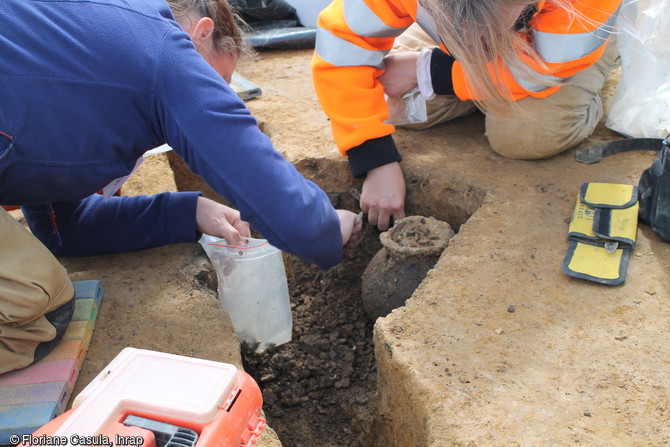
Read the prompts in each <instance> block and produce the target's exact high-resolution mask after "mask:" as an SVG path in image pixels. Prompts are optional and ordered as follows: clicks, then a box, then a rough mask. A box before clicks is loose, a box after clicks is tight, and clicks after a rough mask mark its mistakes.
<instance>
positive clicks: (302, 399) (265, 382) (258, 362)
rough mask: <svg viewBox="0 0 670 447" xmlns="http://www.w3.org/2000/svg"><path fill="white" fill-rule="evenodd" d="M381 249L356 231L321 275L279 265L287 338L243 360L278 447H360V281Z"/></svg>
mask: <svg viewBox="0 0 670 447" xmlns="http://www.w3.org/2000/svg"><path fill="white" fill-rule="evenodd" d="M380 248H381V244H380V242H379V233H378V232H377V231H376V230H375V229H374V228H371V227H370V226H367V225H366V227H365V228H364V229H363V232H362V235H361V238H360V241H359V243H358V244H357V245H356V246H354V247H347V248H345V253H344V259H343V261H342V262H341V263H340V264H339V265H338V266H336V267H334V268H332V269H330V270H327V271H323V270H320V269H318V268H316V267H314V266H312V265H310V264H307V263H305V262H303V261H301V260H299V259H297V258H295V257H292V256H291V257H288V258H287V259H286V261H287V262H286V263H287V272H288V275H287V276H288V279H289V290H290V294H291V307H292V313H293V339H292V341H291V342H289V343H287V344H284V345H281V346H277V347H275V348H272V349H270V350H268V351H266V352H264V353H262V354H251V353H244V354H243V361H244V368H245V371H247V372H248V373H249V374H251V375H252V376H253V377H254V379H256V381H257V382H258V384H259V385H260V388H261V390H262V392H263V401H264V402H263V409H264V411H265V415H266V417H267V419H268V425H269V426H270V427H272V428H273V429H274V430H275V431H276V432H277V434H278V436H279V438H280V440H281V442H282V444H283V446H284V447H303V446H304V447H344V446H346V447H351V446H357V445H361V443H362V439H363V438H364V437H365V434H366V433H367V432H368V430H369V428H370V426H371V424H372V418H373V413H374V410H375V390H376V368H375V358H374V351H373V345H372V326H373V323H372V322H371V321H369V320H368V319H367V317H366V316H365V313H364V312H363V308H362V303H361V298H360V294H361V274H362V272H363V270H365V267H366V265H367V264H368V262H369V261H370V259H371V258H372V257H373V256H374V254H375V253H376V252H377V251H378V250H379V249H380Z"/></svg>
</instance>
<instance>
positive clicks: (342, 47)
mask: <svg viewBox="0 0 670 447" xmlns="http://www.w3.org/2000/svg"><path fill="white" fill-rule="evenodd" d="M315 51H316V54H317V55H318V56H319V57H320V58H321V59H323V60H324V61H326V62H328V63H329V64H331V65H335V66H337V67H347V66H361V65H369V66H371V67H375V68H378V69H380V70H383V69H384V56H386V53H388V51H381V50H366V49H365V48H361V47H359V46H357V45H355V44H353V43H351V42H348V41H346V40H344V39H341V38H339V37H337V36H336V35H335V34H333V33H331V32H330V31H327V30H325V29H323V28H321V27H317V29H316V48H315Z"/></svg>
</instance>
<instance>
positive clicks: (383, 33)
mask: <svg viewBox="0 0 670 447" xmlns="http://www.w3.org/2000/svg"><path fill="white" fill-rule="evenodd" d="M344 20H346V22H347V25H348V26H349V28H351V30H352V31H353V32H354V33H356V34H358V35H359V36H364V37H397V36H399V35H401V34H402V32H403V31H405V30H406V29H407V27H401V28H395V27H392V26H388V25H387V24H386V23H384V22H383V21H382V20H381V19H380V18H379V17H377V14H375V13H374V12H373V11H372V10H371V9H370V8H369V7H368V5H366V4H365V2H364V1H363V0H344Z"/></svg>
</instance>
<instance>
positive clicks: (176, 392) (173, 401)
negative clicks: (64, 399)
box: [21, 348, 265, 447]
mask: <svg viewBox="0 0 670 447" xmlns="http://www.w3.org/2000/svg"><path fill="white" fill-rule="evenodd" d="M261 407H262V396H261V392H260V389H259V388H258V385H257V384H256V382H255V381H254V380H253V378H252V377H251V376H249V375H248V374H247V373H245V372H244V371H242V370H240V369H238V368H236V367H235V366H233V365H230V364H227V363H219V362H213V361H209V360H202V359H195V358H191V357H184V356H178V355H173V354H165V353H160V352H155V351H148V350H141V349H135V348H125V349H124V350H123V351H121V353H120V354H119V355H118V356H117V357H116V358H115V359H114V360H113V361H112V362H111V363H110V364H109V365H108V366H107V367H106V368H105V369H103V370H102V371H101V372H100V373H99V374H98V376H97V377H96V378H95V379H94V380H93V381H92V382H91V383H90V384H88V385H87V386H86V388H84V389H83V390H82V392H81V393H80V394H79V395H78V396H77V397H76V398H75V400H74V402H73V405H72V409H71V410H69V411H67V412H66V413H64V414H62V415H61V416H59V417H57V418H56V419H54V420H52V421H51V422H49V423H48V424H46V425H45V426H43V427H42V428H40V429H39V430H37V431H36V432H35V433H33V434H32V435H30V436H26V437H24V438H23V439H22V440H21V441H22V442H21V444H23V445H40V446H44V445H61V446H62V445H66V446H70V445H72V446H74V445H77V446H82V445H87V446H93V445H95V446H105V447H111V446H136V445H143V446H144V447H214V446H216V447H233V446H234V447H252V446H254V445H256V441H257V440H258V437H259V436H260V434H261V432H262V430H263V428H264V427H265V420H264V419H263V418H261Z"/></svg>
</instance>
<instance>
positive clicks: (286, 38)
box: [245, 20, 316, 49]
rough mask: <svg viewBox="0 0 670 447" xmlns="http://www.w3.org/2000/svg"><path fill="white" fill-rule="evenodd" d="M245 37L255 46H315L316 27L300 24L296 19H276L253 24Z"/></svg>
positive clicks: (271, 47) (282, 47)
mask: <svg viewBox="0 0 670 447" xmlns="http://www.w3.org/2000/svg"><path fill="white" fill-rule="evenodd" d="M245 39H246V40H247V41H248V42H249V44H251V46H253V47H254V48H267V49H300V48H314V42H315V41H316V28H307V27H304V26H299V25H298V22H297V21H295V20H276V21H271V22H259V23H257V24H252V31H251V32H250V33H248V34H247V35H246V36H245Z"/></svg>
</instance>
